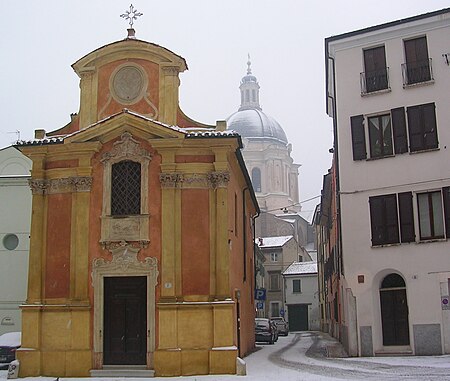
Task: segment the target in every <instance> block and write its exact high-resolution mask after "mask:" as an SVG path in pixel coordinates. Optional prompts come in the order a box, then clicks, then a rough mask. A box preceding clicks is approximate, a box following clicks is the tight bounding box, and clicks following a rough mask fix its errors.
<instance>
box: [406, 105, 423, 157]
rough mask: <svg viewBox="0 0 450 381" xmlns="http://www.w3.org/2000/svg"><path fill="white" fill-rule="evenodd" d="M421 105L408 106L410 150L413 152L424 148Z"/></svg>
mask: <svg viewBox="0 0 450 381" xmlns="http://www.w3.org/2000/svg"><path fill="white" fill-rule="evenodd" d="M419 107H420V106H413V107H408V108H407V114H408V132H409V150H410V151H411V152H415V151H420V150H422V149H423V132H422V128H421V125H420V124H421V123H420V108H419Z"/></svg>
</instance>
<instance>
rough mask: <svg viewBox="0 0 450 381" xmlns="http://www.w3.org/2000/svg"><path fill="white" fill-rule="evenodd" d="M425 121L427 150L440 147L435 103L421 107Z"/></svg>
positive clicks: (424, 131) (424, 130) (425, 144)
mask: <svg viewBox="0 0 450 381" xmlns="http://www.w3.org/2000/svg"><path fill="white" fill-rule="evenodd" d="M420 108H421V111H422V120H423V133H424V135H423V136H424V146H425V149H432V148H437V147H438V138H437V128H436V113H435V108H436V107H435V105H434V103H427V104H424V105H421V106H420Z"/></svg>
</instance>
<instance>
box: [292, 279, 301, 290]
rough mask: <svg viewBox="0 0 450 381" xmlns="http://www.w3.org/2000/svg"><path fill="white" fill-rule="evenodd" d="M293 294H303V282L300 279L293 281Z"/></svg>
mask: <svg viewBox="0 0 450 381" xmlns="http://www.w3.org/2000/svg"><path fill="white" fill-rule="evenodd" d="M292 292H294V293H300V292H302V281H301V280H300V279H293V280H292Z"/></svg>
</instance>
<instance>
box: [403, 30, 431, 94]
mask: <svg viewBox="0 0 450 381" xmlns="http://www.w3.org/2000/svg"><path fill="white" fill-rule="evenodd" d="M404 46H405V61H406V62H405V63H404V64H403V65H402V74H403V85H404V86H409V85H414V84H416V83H424V82H429V81H432V80H433V73H432V66H431V58H429V57H428V46H427V38H426V37H425V36H424V37H419V38H413V39H410V40H405V41H404Z"/></svg>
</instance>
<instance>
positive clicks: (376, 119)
mask: <svg viewBox="0 0 450 381" xmlns="http://www.w3.org/2000/svg"><path fill="white" fill-rule="evenodd" d="M368 123H369V140H370V157H373V158H376V157H385V156H391V155H392V154H393V153H394V151H393V145H392V129H391V115H390V114H387V115H379V116H373V117H370V118H368Z"/></svg>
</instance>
